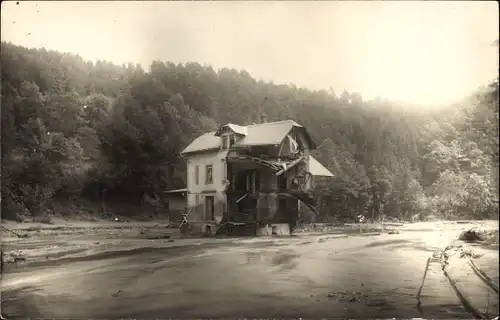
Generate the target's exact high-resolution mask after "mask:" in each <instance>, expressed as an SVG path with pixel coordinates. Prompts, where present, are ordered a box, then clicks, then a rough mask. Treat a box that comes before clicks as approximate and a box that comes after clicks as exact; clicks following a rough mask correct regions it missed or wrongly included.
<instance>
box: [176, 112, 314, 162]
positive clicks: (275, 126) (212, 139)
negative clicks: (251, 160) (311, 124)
mask: <svg viewBox="0 0 500 320" xmlns="http://www.w3.org/2000/svg"><path fill="white" fill-rule="evenodd" d="M225 126H229V127H230V128H231V129H232V130H233V131H235V132H237V133H240V132H244V133H245V134H244V137H243V138H242V139H241V140H240V141H238V142H236V143H235V146H237V147H245V146H262V145H277V144H280V143H281V141H283V139H285V137H286V136H287V134H288V133H289V132H290V130H292V129H293V128H294V127H295V128H299V129H301V130H303V132H304V134H305V136H306V139H308V140H309V142H310V143H311V145H312V146H313V147H314V146H315V144H314V141H313V140H312V138H311V137H310V136H309V134H308V133H307V131H305V129H304V127H303V126H301V125H300V124H298V123H297V122H295V121H293V120H285V121H277V122H266V123H260V124H253V125H249V126H245V127H243V126H238V125H235V124H232V123H230V124H227V125H224V126H222V127H225ZM222 127H221V128H222ZM217 134H220V129H219V130H218V131H216V132H209V133H205V134H203V135H201V136H200V137H198V138H196V139H195V140H194V141H193V142H191V144H189V145H188V146H187V147H186V148H185V149H184V150H183V151H182V152H181V153H182V154H186V153H191V152H199V151H206V150H212V149H218V148H220V146H221V141H220V138H219V137H218V136H217ZM241 134H242V135H243V133H241Z"/></svg>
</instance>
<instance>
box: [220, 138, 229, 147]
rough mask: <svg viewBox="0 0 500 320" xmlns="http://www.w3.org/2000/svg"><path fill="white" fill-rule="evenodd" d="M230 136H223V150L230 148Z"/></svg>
mask: <svg viewBox="0 0 500 320" xmlns="http://www.w3.org/2000/svg"><path fill="white" fill-rule="evenodd" d="M227 138H228V137H222V150H226V149H227V148H229V145H228V139H227Z"/></svg>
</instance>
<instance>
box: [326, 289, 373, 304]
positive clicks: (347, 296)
mask: <svg viewBox="0 0 500 320" xmlns="http://www.w3.org/2000/svg"><path fill="white" fill-rule="evenodd" d="M328 298H330V299H335V300H337V301H338V302H342V303H346V302H350V303H367V302H368V295H367V294H362V293H361V292H332V293H329V294H328Z"/></svg>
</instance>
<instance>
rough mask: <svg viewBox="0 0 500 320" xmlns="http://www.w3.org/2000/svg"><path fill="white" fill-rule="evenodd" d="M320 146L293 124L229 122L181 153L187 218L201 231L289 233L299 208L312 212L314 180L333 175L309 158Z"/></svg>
mask: <svg viewBox="0 0 500 320" xmlns="http://www.w3.org/2000/svg"><path fill="white" fill-rule="evenodd" d="M314 148H316V144H315V143H314V141H313V140H312V138H311V137H310V136H309V134H308V133H307V131H306V129H305V128H304V127H303V126H301V125H300V124H298V123H296V122H295V121H292V120H286V121H278V122H265V123H260V124H254V125H249V126H239V125H235V124H231V123H229V124H226V125H223V126H221V127H220V128H219V129H218V130H217V131H215V132H209V133H206V134H203V135H201V136H200V137H198V138H196V139H195V140H194V141H192V142H191V143H190V144H189V145H188V146H187V147H186V148H185V149H184V150H183V151H182V155H183V156H184V157H185V158H186V160H187V207H188V212H189V213H188V215H187V220H188V222H189V224H190V225H191V226H195V225H198V226H201V228H202V229H203V230H202V232H206V233H212V234H213V233H215V232H219V233H220V232H225V233H228V234H230V235H271V234H290V233H291V231H292V230H293V227H294V226H295V224H296V221H297V218H298V212H299V208H300V205H306V206H309V207H310V208H311V209H312V210H315V208H314V199H313V198H312V196H311V193H310V192H311V190H312V189H313V187H314V179H313V177H314V176H327V177H331V176H333V175H332V173H331V172H329V171H328V170H327V169H326V168H325V167H324V166H322V165H321V164H320V163H319V162H318V161H317V160H316V159H314V158H313V157H312V156H311V155H310V151H311V150H312V149H314Z"/></svg>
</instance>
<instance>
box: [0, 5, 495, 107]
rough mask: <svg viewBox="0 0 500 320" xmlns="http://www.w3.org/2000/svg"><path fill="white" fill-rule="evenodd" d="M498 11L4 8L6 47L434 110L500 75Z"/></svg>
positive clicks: (402, 7) (455, 7) (472, 8)
mask: <svg viewBox="0 0 500 320" xmlns="http://www.w3.org/2000/svg"><path fill="white" fill-rule="evenodd" d="M498 14H499V12H498V4H497V2H496V1H471V2H467V1H457V2H452V1H436V2H434V1H367V2H364V1H318V2H313V1H292V2H287V1H259V2H253V1H241V2H238V1H210V2H198V1H197V2H192V1H189V2H180V1H179V2H167V1H144V2H139V1H138V2H134V1H109V2H108V1H96V2H93V1H73V2H69V1H68V2H65V1H46V2H43V1H19V2H18V4H16V2H15V1H3V2H2V8H1V39H2V41H8V42H12V43H14V44H18V45H23V46H26V47H37V48H39V47H45V48H47V49H52V50H57V51H62V52H71V53H76V54H79V55H81V56H82V57H83V58H84V59H88V60H97V59H100V60H110V61H113V62H116V63H127V62H135V63H140V64H142V65H143V66H144V67H145V68H146V69H147V68H148V66H149V64H150V63H151V61H153V60H162V61H172V62H175V63H185V62H199V63H200V64H206V65H211V66H212V67H214V69H218V68H224V67H226V68H235V69H238V70H242V69H244V70H246V71H248V72H249V73H250V74H251V75H252V76H253V77H254V78H256V79H258V80H260V79H262V80H264V81H273V82H274V83H276V84H281V83H286V84H290V83H293V84H295V85H296V86H298V87H306V88H309V89H313V90H321V89H326V90H328V89H329V88H332V89H333V90H334V91H335V92H336V93H337V95H340V94H341V93H342V92H343V91H344V90H347V91H349V92H358V93H360V94H361V95H362V96H363V98H364V99H372V98H374V97H377V96H379V97H383V98H388V99H394V100H401V101H408V102H411V103H416V104H427V105H434V104H445V103H450V102H454V101H457V100H459V99H461V98H462V97H464V96H466V95H468V94H469V93H471V92H472V91H473V90H474V89H476V88H477V87H479V86H481V85H483V84H487V83H488V82H489V81H491V80H492V79H493V78H496V77H497V76H498V57H497V55H498V47H495V46H492V43H493V42H494V41H495V40H497V39H498V38H499V36H498V33H499V31H498V29H499V19H498Z"/></svg>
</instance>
